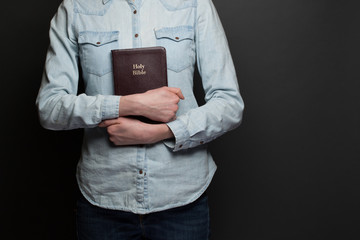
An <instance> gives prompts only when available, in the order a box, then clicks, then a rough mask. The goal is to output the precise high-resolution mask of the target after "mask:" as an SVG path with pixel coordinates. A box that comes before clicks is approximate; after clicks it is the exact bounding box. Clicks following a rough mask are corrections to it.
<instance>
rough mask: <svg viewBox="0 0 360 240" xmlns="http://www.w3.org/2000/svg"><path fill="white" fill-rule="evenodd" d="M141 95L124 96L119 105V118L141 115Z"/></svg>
mask: <svg viewBox="0 0 360 240" xmlns="http://www.w3.org/2000/svg"><path fill="white" fill-rule="evenodd" d="M139 101H140V99H139V94H132V95H126V96H122V97H121V98H120V103H119V116H130V115H133V116H136V115H141V110H140V107H141V103H140V102H139Z"/></svg>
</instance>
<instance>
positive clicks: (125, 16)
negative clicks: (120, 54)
mask: <svg viewBox="0 0 360 240" xmlns="http://www.w3.org/2000/svg"><path fill="white" fill-rule="evenodd" d="M151 46H163V47H165V48H166V51H167V63H168V84H169V86H171V87H178V88H180V89H181V91H182V93H183V94H184V96H185V100H181V101H180V103H179V110H178V112H177V119H176V120H174V121H172V122H169V123H167V125H168V126H169V127H170V129H171V130H172V132H173V133H174V136H175V138H174V139H172V140H166V141H162V142H159V143H157V144H151V145H145V146H121V147H119V146H115V145H114V144H113V143H111V142H110V141H109V139H108V134H107V131H106V129H104V128H99V127H98V124H99V123H100V122H101V121H103V120H105V119H111V118H117V117H118V116H119V101H120V98H121V96H115V95H113V93H114V87H113V75H112V64H111V53H110V51H111V49H119V48H137V47H151ZM195 62H197V65H198V70H199V73H200V75H201V78H202V84H203V87H204V91H205V101H206V104H205V105H203V106H200V107H199V106H198V104H197V102H196V99H195V97H194V93H193V75H194V68H195ZM80 68H81V71H80V72H81V73H82V79H83V80H84V86H85V93H83V94H79V95H77V90H78V81H79V69H80ZM37 106H38V110H39V116H40V122H41V124H42V126H43V127H45V128H47V129H52V130H69V129H75V128H84V141H83V145H82V154H81V158H80V160H79V163H78V167H77V180H78V184H79V188H80V190H81V192H82V194H83V195H84V196H85V197H86V199H88V200H89V201H90V202H91V203H92V204H94V205H97V206H100V207H104V208H109V209H117V210H124V211H131V212H134V213H138V214H146V213H150V212H155V211H161V210H165V209H169V208H173V207H178V206H182V205H186V204H188V203H190V202H192V201H194V200H196V199H197V198H198V197H199V196H200V195H201V194H202V193H203V192H204V191H205V190H206V188H207V187H208V185H209V184H210V182H211V179H212V177H213V175H214V173H215V170H216V165H215V163H214V161H213V159H212V157H211V155H210V154H209V152H208V151H207V147H206V143H208V142H210V141H212V140H213V139H215V138H217V137H219V136H220V135H222V134H224V133H226V132H228V131H229V130H232V129H234V128H236V127H237V126H238V125H239V124H240V122H241V119H242V112H243V109H244V104H243V101H242V98H241V96H240V93H239V89H238V83H237V78H236V73H235V69H234V64H233V62H232V58H231V55H230V52H229V48H228V43H227V40H226V37H225V33H224V30H223V28H222V25H221V22H220V20H219V17H218V15H217V12H216V10H215V8H214V6H213V4H212V2H211V0H135V1H133V0H64V1H63V3H62V4H61V5H60V7H59V9H58V11H57V13H56V15H55V16H54V18H53V19H52V21H51V25H50V46H49V49H48V53H47V58H46V63H45V70H44V75H43V78H42V84H41V87H40V90H39V94H38V98H37Z"/></svg>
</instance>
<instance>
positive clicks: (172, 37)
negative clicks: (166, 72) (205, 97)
mask: <svg viewBox="0 0 360 240" xmlns="http://www.w3.org/2000/svg"><path fill="white" fill-rule="evenodd" d="M154 31H155V37H156V44H157V45H158V46H162V47H165V49H166V58H167V66H168V69H170V70H173V71H175V72H181V71H182V70H184V69H186V68H188V67H190V66H191V65H192V64H193V63H194V62H195V43H194V29H193V27H192V26H177V27H164V28H160V29H155V30H154Z"/></svg>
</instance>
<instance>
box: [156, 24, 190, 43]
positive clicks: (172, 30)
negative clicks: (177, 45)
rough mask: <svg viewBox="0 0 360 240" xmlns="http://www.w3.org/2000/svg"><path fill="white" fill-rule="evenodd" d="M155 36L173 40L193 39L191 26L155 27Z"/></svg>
mask: <svg viewBox="0 0 360 240" xmlns="http://www.w3.org/2000/svg"><path fill="white" fill-rule="evenodd" d="M154 31H155V36H156V38H169V39H172V40H174V41H177V42H178V41H182V40H184V39H194V28H193V27H192V26H177V27H164V28H160V29H155V30H154Z"/></svg>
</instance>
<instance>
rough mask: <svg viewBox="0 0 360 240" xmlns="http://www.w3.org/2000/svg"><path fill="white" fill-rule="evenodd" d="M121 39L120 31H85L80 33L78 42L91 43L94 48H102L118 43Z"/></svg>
mask: <svg viewBox="0 0 360 240" xmlns="http://www.w3.org/2000/svg"><path fill="white" fill-rule="evenodd" d="M118 39H119V31H113V32H91V31H85V32H80V33H79V39H78V42H79V43H80V44H82V43H89V44H92V45H94V46H102V45H104V44H107V43H110V42H113V41H117V40H118Z"/></svg>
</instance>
